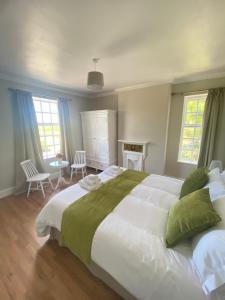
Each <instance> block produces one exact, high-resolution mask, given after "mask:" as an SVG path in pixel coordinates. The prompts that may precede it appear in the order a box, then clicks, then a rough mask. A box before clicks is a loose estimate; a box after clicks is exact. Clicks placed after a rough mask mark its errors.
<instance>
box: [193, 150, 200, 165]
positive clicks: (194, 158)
mask: <svg viewBox="0 0 225 300" xmlns="http://www.w3.org/2000/svg"><path fill="white" fill-rule="evenodd" d="M192 155H193V156H192V158H193V161H194V162H197V161H198V157H199V150H196V151H193V154H192Z"/></svg>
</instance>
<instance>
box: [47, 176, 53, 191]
mask: <svg viewBox="0 0 225 300" xmlns="http://www.w3.org/2000/svg"><path fill="white" fill-rule="evenodd" d="M48 182H49V184H50V186H51V189H52V190H53V191H54V187H53V185H52V181H51V179H50V178H48Z"/></svg>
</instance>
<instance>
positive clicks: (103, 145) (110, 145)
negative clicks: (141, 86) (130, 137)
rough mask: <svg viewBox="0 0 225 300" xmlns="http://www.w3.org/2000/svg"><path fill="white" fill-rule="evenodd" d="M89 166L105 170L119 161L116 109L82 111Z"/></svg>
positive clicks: (85, 147) (84, 141)
mask: <svg viewBox="0 0 225 300" xmlns="http://www.w3.org/2000/svg"><path fill="white" fill-rule="evenodd" d="M81 120H82V132H83V146H84V150H85V151H86V158H87V166H89V167H92V168H96V169H99V170H104V169H105V168H107V167H108V166H110V165H112V164H116V162H117V134H116V132H117V130H116V126H117V125H116V111H114V110H95V111H85V112H81Z"/></svg>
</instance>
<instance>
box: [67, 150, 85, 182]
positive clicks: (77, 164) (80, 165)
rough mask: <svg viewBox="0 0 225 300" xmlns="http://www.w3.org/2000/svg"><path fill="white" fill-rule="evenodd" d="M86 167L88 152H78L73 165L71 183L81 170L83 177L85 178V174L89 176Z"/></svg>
mask: <svg viewBox="0 0 225 300" xmlns="http://www.w3.org/2000/svg"><path fill="white" fill-rule="evenodd" d="M86 166H87V165H86V151H76V152H75V156H74V163H73V164H72V165H71V175H70V181H72V177H73V174H74V173H75V174H76V175H77V171H78V170H81V173H82V177H83V178H84V174H86V175H87V168H86Z"/></svg>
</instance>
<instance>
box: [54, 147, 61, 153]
mask: <svg viewBox="0 0 225 300" xmlns="http://www.w3.org/2000/svg"><path fill="white" fill-rule="evenodd" d="M60 151H61V150H60V145H55V154H57V153H59V152H60Z"/></svg>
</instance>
